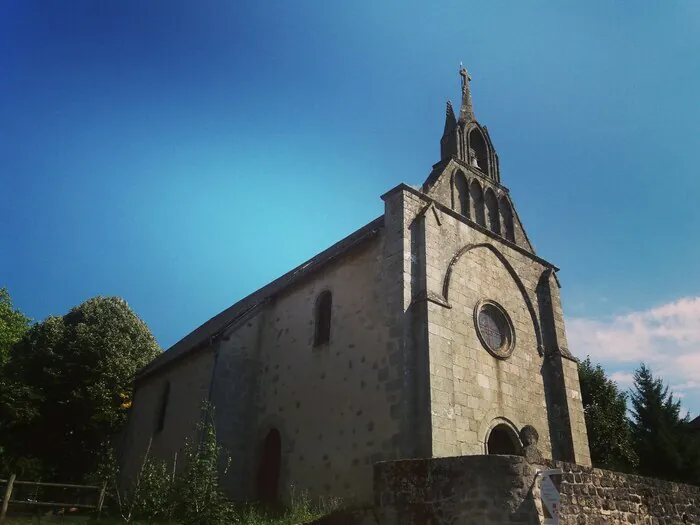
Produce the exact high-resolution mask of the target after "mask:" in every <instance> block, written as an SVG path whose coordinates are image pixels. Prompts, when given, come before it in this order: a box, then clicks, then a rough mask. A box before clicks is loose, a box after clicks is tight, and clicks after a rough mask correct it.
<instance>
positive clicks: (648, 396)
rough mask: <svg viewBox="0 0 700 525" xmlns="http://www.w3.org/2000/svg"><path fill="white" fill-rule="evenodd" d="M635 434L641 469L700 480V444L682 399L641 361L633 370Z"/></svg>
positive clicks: (675, 478)
mask: <svg viewBox="0 0 700 525" xmlns="http://www.w3.org/2000/svg"><path fill="white" fill-rule="evenodd" d="M631 401H632V407H631V412H632V420H631V425H632V436H633V440H634V446H635V449H636V450H637V453H638V455H639V473H640V474H642V475H645V476H652V477H659V478H663V479H668V480H673V481H681V482H687V483H698V482H700V476H699V473H698V467H700V447H699V446H698V442H697V439H696V438H695V437H694V436H693V435H692V434H690V432H689V431H688V423H689V419H690V418H689V416H688V415H686V416H684V417H681V404H680V400H678V399H674V397H673V393H671V392H669V389H668V386H667V385H665V384H664V382H663V380H662V379H661V378H660V377H654V375H653V374H652V373H651V370H649V368H647V367H646V365H644V364H642V365H641V366H640V367H639V368H638V369H637V370H636V371H635V374H634V390H633V392H632V396H631Z"/></svg>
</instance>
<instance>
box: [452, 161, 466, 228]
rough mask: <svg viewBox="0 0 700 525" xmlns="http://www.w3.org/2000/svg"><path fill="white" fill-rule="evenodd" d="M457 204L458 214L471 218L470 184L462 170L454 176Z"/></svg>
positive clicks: (455, 206) (455, 207) (455, 205)
mask: <svg viewBox="0 0 700 525" xmlns="http://www.w3.org/2000/svg"><path fill="white" fill-rule="evenodd" d="M454 188H455V203H454V209H455V211H456V212H458V213H460V214H461V215H464V216H465V217H469V182H468V181H467V176H466V175H465V174H464V172H463V171H462V170H457V171H455V174H454Z"/></svg>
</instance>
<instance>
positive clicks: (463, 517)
mask: <svg viewBox="0 0 700 525" xmlns="http://www.w3.org/2000/svg"><path fill="white" fill-rule="evenodd" d="M534 472H535V468H534V467H533V466H532V465H530V464H528V463H527V462H526V461H525V460H524V458H521V457H516V456H461V457H453V458H439V459H415V460H405V461H392V462H386V463H378V464H377V465H376V466H375V471H374V499H375V517H376V521H377V523H379V524H380V525H419V524H420V525H423V524H428V523H431V524H435V525H438V524H440V525H442V524H460V525H461V524H464V525H467V524H469V525H471V524H474V525H477V524H478V525H484V524H494V525H495V524H506V523H508V524H523V525H524V524H531V523H537V522H538V510H537V506H536V502H535V499H534V497H533V494H532V492H531V491H530V487H531V483H532V482H531V480H532V478H533V476H534Z"/></svg>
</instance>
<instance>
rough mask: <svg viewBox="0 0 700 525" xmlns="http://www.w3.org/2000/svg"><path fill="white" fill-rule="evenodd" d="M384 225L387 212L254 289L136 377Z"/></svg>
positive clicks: (202, 341)
mask: <svg viewBox="0 0 700 525" xmlns="http://www.w3.org/2000/svg"><path fill="white" fill-rule="evenodd" d="M383 226H384V215H382V216H380V217H378V218H376V219H374V220H373V221H372V222H370V223H369V224H366V225H365V226H363V227H362V228H360V229H359V230H357V231H355V232H354V233H351V234H350V235H348V236H347V237H345V238H344V239H343V240H341V241H339V242H337V243H336V244H334V245H333V246H331V247H330V248H328V249H326V250H324V251H322V252H321V253H319V254H318V255H316V256H315V257H313V258H311V259H309V260H308V261H306V262H305V263H303V264H301V265H299V266H297V267H296V268H294V269H293V270H292V271H290V272H288V273H286V274H284V275H283V276H281V277H279V278H277V279H275V280H274V281H272V282H271V283H269V284H267V285H266V286H263V287H262V288H260V289H259V290H257V291H256V292H253V293H252V294H250V295H249V296H247V297H245V298H243V299H241V300H240V301H238V302H237V303H235V304H234V305H232V306H230V307H228V308H227V309H226V310H224V311H223V312H221V313H220V314H218V315H215V316H214V317H212V318H211V319H209V320H208V321H207V322H206V323H204V324H203V325H201V326H200V327H199V328H197V329H195V330H194V331H192V332H191V333H190V334H188V335H186V336H185V337H183V338H182V339H181V340H180V341H178V342H177V343H175V344H174V345H173V346H171V347H170V348H169V349H168V350H166V351H165V352H163V353H162V354H160V355H159V356H158V357H157V358H155V359H154V360H153V361H151V362H150V363H149V364H148V365H146V366H145V367H144V368H142V369H141V370H140V371H139V372H138V373H137V374H136V380H140V379H143V378H144V377H145V376H147V375H150V374H152V373H153V372H154V371H156V370H158V369H160V368H162V367H163V366H165V365H167V364H169V363H172V362H174V361H176V360H179V359H181V358H183V357H185V356H187V355H190V354H191V353H192V352H194V351H196V350H198V349H201V348H203V347H205V346H207V345H208V344H209V341H210V340H211V339H212V338H214V337H216V336H217V335H218V334H220V333H221V332H223V331H224V330H226V329H227V328H228V327H229V326H231V325H232V324H234V323H235V322H236V321H239V320H240V319H241V318H243V317H245V316H246V315H247V314H248V313H250V312H251V311H253V310H255V309H256V307H257V306H259V305H260V304H261V303H263V302H264V301H266V300H268V299H270V298H272V297H273V296H275V295H277V294H279V293H280V292H282V291H283V290H284V289H286V288H288V287H289V286H291V285H292V284H294V283H296V282H298V281H299V280H301V279H303V278H304V277H306V276H308V275H309V274H311V273H313V272H315V271H316V270H318V269H319V268H321V267H322V266H324V265H326V264H327V263H329V262H330V261H332V260H334V259H335V258H336V257H338V256H339V255H342V254H343V253H345V252H347V251H348V250H350V249H351V248H353V247H355V246H357V245H358V244H359V243H361V242H363V241H365V240H367V239H369V238H372V237H374V236H375V235H376V234H377V233H378V232H379V231H380V230H381V228H382V227H383Z"/></svg>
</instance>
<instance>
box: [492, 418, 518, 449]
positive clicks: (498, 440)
mask: <svg viewBox="0 0 700 525" xmlns="http://www.w3.org/2000/svg"><path fill="white" fill-rule="evenodd" d="M520 448H521V447H520V440H519V439H518V436H517V435H516V434H515V432H514V431H513V429H512V428H510V427H509V426H508V425H506V424H504V423H500V424H498V425H496V426H495V427H493V428H492V429H491V432H490V433H489V437H488V440H487V441H486V452H487V454H499V455H510V456H517V455H519V454H520Z"/></svg>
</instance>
